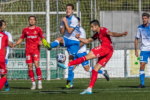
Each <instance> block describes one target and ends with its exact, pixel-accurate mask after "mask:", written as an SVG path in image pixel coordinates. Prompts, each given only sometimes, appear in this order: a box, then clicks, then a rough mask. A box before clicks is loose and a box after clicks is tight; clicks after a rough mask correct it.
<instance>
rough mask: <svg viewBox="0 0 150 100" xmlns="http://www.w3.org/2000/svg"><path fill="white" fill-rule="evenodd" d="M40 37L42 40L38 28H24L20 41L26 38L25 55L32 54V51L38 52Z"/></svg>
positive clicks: (40, 31)
mask: <svg viewBox="0 0 150 100" xmlns="http://www.w3.org/2000/svg"><path fill="white" fill-rule="evenodd" d="M40 37H41V38H44V35H43V31H42V29H41V28H40V27H37V26H35V28H33V29H31V28H29V27H26V28H24V29H23V31H22V36H21V37H20V38H21V39H24V38H26V53H33V52H34V51H38V52H39V50H40V45H39V41H40Z"/></svg>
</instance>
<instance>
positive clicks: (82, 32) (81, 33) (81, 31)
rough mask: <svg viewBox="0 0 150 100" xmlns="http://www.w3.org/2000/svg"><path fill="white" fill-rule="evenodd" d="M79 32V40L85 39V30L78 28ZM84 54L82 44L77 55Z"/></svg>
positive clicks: (84, 46) (84, 49) (84, 47)
mask: <svg viewBox="0 0 150 100" xmlns="http://www.w3.org/2000/svg"><path fill="white" fill-rule="evenodd" d="M79 30H80V38H84V39H86V33H85V30H84V29H83V28H82V27H79ZM84 52H86V45H85V44H84V45H83V46H82V47H81V48H80V49H79V51H78V53H84Z"/></svg>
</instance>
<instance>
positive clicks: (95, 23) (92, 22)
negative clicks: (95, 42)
mask: <svg viewBox="0 0 150 100" xmlns="http://www.w3.org/2000/svg"><path fill="white" fill-rule="evenodd" d="M91 24H93V25H94V26H96V25H98V26H99V27H100V24H99V21H98V20H92V21H91V22H90V25H91Z"/></svg>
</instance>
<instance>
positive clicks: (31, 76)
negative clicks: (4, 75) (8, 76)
mask: <svg viewBox="0 0 150 100" xmlns="http://www.w3.org/2000/svg"><path fill="white" fill-rule="evenodd" d="M29 77H30V79H31V82H34V81H35V79H34V73H33V70H29Z"/></svg>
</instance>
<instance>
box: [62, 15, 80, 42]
mask: <svg viewBox="0 0 150 100" xmlns="http://www.w3.org/2000/svg"><path fill="white" fill-rule="evenodd" d="M66 17H67V23H68V26H69V27H72V28H74V30H73V32H72V33H71V34H69V33H68V31H67V30H65V34H64V37H66V38H68V39H70V40H75V41H79V40H78V39H77V38H76V37H75V36H76V34H79V33H80V31H79V22H78V19H77V18H76V17H75V16H74V15H72V16H71V17H68V16H66ZM63 25H64V22H63V21H62V20H61V26H60V28H62V27H63Z"/></svg>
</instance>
